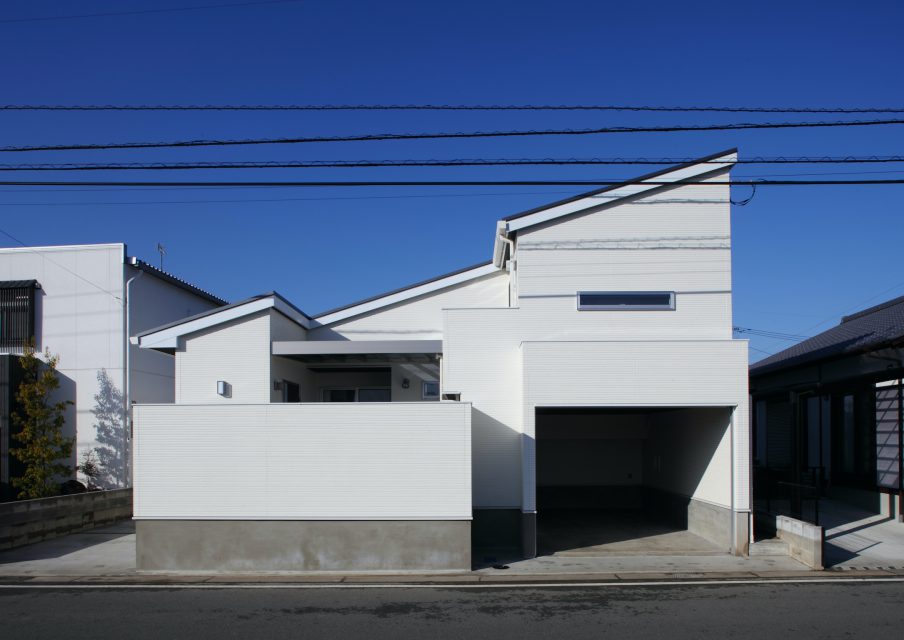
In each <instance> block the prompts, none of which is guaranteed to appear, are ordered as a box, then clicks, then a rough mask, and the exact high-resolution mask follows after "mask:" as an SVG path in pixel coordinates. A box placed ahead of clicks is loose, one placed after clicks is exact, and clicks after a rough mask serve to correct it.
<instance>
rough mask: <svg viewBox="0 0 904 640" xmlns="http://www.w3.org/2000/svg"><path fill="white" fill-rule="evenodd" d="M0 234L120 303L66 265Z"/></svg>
mask: <svg viewBox="0 0 904 640" xmlns="http://www.w3.org/2000/svg"><path fill="white" fill-rule="evenodd" d="M0 233H2V234H3V235H5V236H6V237H7V238H9V239H10V240H12V241H13V242H15V243H16V244H19V245H21V246H22V248H24V249H27V250H28V251H31V252H32V253H34V254H35V255H37V256H40V257H41V259H42V260H46V261H47V262H49V263H51V264H53V265H56V266H57V267H59V268H60V269H62V270H63V271H66V272H68V273H70V274H72V275H73V276H75V277H76V278H78V279H79V280H81V281H82V282H85V283H86V284H89V285H91V286H92V287H94V288H95V289H97V290H98V291H102V292H103V293H106V294H107V295H108V296H110V297H112V298H113V299H114V300H118V301H119V302H120V303H122V298H120V297H119V296H118V295H116V294H115V293H113V292H112V291H109V290H107V289H104V288H103V287H102V286H100V285H99V284H97V283H96V282H92V281H91V280H88V278H86V277H84V276H83V275H81V274H80V273H76V272H75V271H73V270H72V269H70V268H69V267H67V266H66V265H63V264H60V263H59V262H57V261H56V260H53V259H52V258H50V257H48V256H47V254H45V253H41V252H40V251H37V250H35V249H34V248H33V247H30V246H28V245H27V244H25V243H24V242H22V241H21V240H19V239H18V238H17V237H15V236H14V235H12V234H11V233H9V232H8V231H4V230H3V229H0Z"/></svg>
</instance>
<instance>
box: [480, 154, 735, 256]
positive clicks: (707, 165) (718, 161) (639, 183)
mask: <svg viewBox="0 0 904 640" xmlns="http://www.w3.org/2000/svg"><path fill="white" fill-rule="evenodd" d="M737 160H738V152H737V149H731V150H728V151H725V152H721V153H719V154H716V155H713V156H707V157H705V158H700V159H699V160H696V161H694V162H692V163H687V164H684V165H678V166H675V167H670V168H668V169H665V170H662V171H657V172H655V173H651V174H648V175H646V176H641V177H639V178H637V179H635V180H628V181H626V182H624V183H621V184H618V185H615V186H613V187H606V188H604V189H597V190H596V191H590V192H588V193H585V194H581V195H578V196H575V197H574V198H570V199H568V200H563V201H559V202H556V203H552V204H550V205H549V206H547V207H544V208H540V209H535V210H533V211H530V212H527V213H525V214H519V215H517V216H512V217H510V218H507V219H505V220H501V221H500V226H501V228H502V232H503V233H502V234H497V238H496V245H497V246H498V245H499V244H500V243H501V242H502V239H501V238H500V237H499V236H501V235H503V234H504V236H505V237H506V238H507V237H508V236H510V235H511V234H512V233H514V232H516V231H519V230H522V229H526V228H528V227H533V226H535V225H538V224H543V223H544V222H549V221H551V220H555V219H556V218H561V217H565V216H570V215H575V214H578V213H581V212H582V211H585V210H587V209H591V208H595V207H599V206H601V205H606V206H609V205H612V204H615V203H617V202H618V201H619V200H623V199H625V198H632V197H636V196H638V195H640V194H642V193H645V192H647V191H652V190H654V189H662V188H670V187H671V184H661V183H663V182H667V183H674V184H675V186H678V185H680V184H681V183H682V182H685V181H688V180H691V179H693V178H697V177H701V176H704V175H709V174H715V173H719V172H722V171H725V170H727V169H731V167H733V166H734V165H735V163H736V162H737ZM648 182H653V184H648ZM603 193H605V194H606V195H607V201H606V202H602V203H601V202H600V201H599V200H598V199H595V196H598V195H600V194H603ZM503 253H504V250H503V249H500V248H498V247H494V257H495V256H497V255H501V254H503Z"/></svg>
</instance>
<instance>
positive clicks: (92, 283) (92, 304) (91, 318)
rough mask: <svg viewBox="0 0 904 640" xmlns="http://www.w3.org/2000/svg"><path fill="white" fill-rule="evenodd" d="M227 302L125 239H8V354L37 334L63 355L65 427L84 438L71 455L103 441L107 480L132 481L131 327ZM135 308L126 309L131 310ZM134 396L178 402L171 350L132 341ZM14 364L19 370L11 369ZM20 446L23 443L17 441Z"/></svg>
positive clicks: (3, 276) (0, 349)
mask: <svg viewBox="0 0 904 640" xmlns="http://www.w3.org/2000/svg"><path fill="white" fill-rule="evenodd" d="M223 304H226V303H225V301H223V300H220V299H219V298H217V297H216V296H213V295H211V294H209V293H207V292H205V291H202V290H201V289H198V288H197V287H195V286H193V285H191V284H189V283H187V282H184V281H182V280H179V279H178V278H175V277H173V276H171V275H169V274H167V273H165V272H163V271H160V270H159V269H157V268H155V267H152V266H150V265H148V264H147V263H145V262H142V261H141V260H139V259H137V258H133V257H129V256H128V255H127V254H126V247H125V245H124V244H98V245H74V246H58V247H22V248H19V247H16V248H0V334H2V335H0V359H3V360H4V363H3V365H4V366H3V371H4V372H7V373H8V372H9V371H10V370H13V371H14V369H15V362H13V360H14V358H13V356H15V355H17V354H21V353H22V349H23V346H24V344H25V341H26V340H27V339H28V338H30V337H32V336H33V337H34V338H35V341H36V346H37V349H38V350H39V351H42V352H43V351H44V350H45V349H49V350H50V352H51V353H53V354H56V355H58V356H59V365H58V372H59V379H60V383H61V384H60V393H59V398H60V399H66V400H71V401H72V402H73V404H72V406H71V407H70V408H69V410H68V412H67V415H66V425H65V430H64V431H65V434H66V435H68V436H75V437H76V447H74V448H73V455H72V459H71V460H70V461H69V464H70V465H71V466H72V468H73V469H74V468H75V466H76V464H77V463H78V462H79V461H80V460H81V455H82V454H83V452H85V451H88V450H91V449H96V450H97V454H98V458H99V461H100V462H101V467H102V469H101V470H102V473H103V475H102V477H101V478H100V481H101V484H102V486H104V487H106V488H115V487H127V486H130V485H131V477H130V450H131V438H130V434H129V430H128V428H127V427H124V425H127V421H124V411H125V406H124V401H125V399H124V396H125V394H126V390H127V387H128V386H129V380H128V376H126V374H125V372H126V357H127V356H126V353H127V352H126V350H125V345H127V344H128V341H127V340H126V337H125V336H126V331H127V327H128V328H129V330H130V332H131V333H132V335H134V334H135V333H136V332H139V331H142V330H146V329H148V328H150V327H153V326H158V325H160V324H162V323H165V322H170V321H172V320H176V319H178V318H184V317H186V316H190V315H194V314H197V313H201V312H204V311H208V310H210V309H214V308H216V307H218V306H221V305H223ZM127 309H128V313H127ZM128 353H129V354H130V356H129V357H130V364H129V367H130V370H131V385H130V387H131V400H132V401H134V402H151V403H153V402H173V400H174V397H173V378H174V371H173V361H172V358H169V357H167V356H164V355H161V354H159V353H156V352H154V351H147V350H141V349H138V348H137V347H134V346H133V347H131V348H130V349H129V351H128ZM11 368H12V369H11ZM14 393H15V389H14V388H6V389H4V390H3V394H4V402H3V405H2V414H3V415H2V416H0V417H2V424H0V430H2V432H0V442H2V457H0V474H2V482H3V484H4V487H5V488H6V490H7V491H9V488H8V487H7V486H6V485H7V483H8V481H9V468H10V463H12V465H13V468H14V469H15V465H16V461H15V460H10V458H9V455H8V453H9V451H8V447H9V445H10V437H9V432H10V427H11V424H10V420H9V411H10V404H11V402H10V399H11V398H12V397H14ZM12 444H13V446H15V442H13V443H12Z"/></svg>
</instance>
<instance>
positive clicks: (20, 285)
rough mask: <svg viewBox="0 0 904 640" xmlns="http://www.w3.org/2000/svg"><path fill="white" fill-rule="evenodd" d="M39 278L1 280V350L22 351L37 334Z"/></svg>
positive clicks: (7, 351)
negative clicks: (36, 298) (36, 310)
mask: <svg viewBox="0 0 904 640" xmlns="http://www.w3.org/2000/svg"><path fill="white" fill-rule="evenodd" d="M39 287H40V285H39V284H38V282H37V280H11V281H6V282H0V351H3V352H6V353H10V352H12V353H21V352H22V350H23V349H24V348H25V344H26V343H27V342H28V341H29V340H30V339H31V338H33V337H34V335H35V291H36V290H37V289H38V288H39Z"/></svg>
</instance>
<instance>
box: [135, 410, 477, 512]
mask: <svg viewBox="0 0 904 640" xmlns="http://www.w3.org/2000/svg"><path fill="white" fill-rule="evenodd" d="M470 417H471V406H470V404H467V403H435V402H434V403H423V402H422V403H386V404H366V405H357V404H338V403H337V404H273V405H263V406H261V405H257V406H254V405H234V406H225V405H144V406H137V407H136V408H135V494H134V496H135V506H134V508H135V517H136V518H138V519H189V520H199V519H228V520H233V519H237V520H444V519H449V520H470V518H471V422H470Z"/></svg>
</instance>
